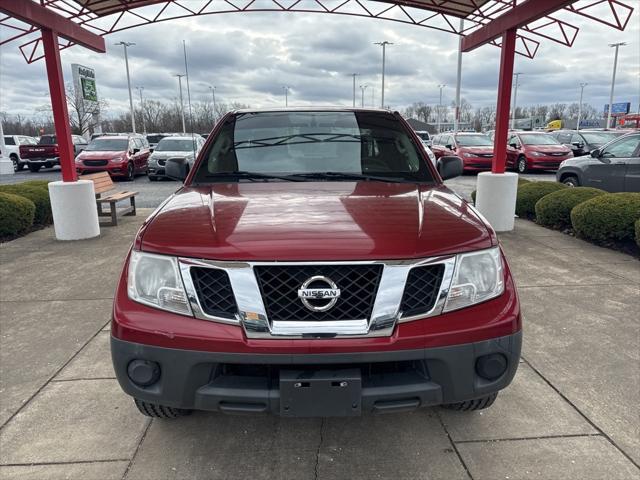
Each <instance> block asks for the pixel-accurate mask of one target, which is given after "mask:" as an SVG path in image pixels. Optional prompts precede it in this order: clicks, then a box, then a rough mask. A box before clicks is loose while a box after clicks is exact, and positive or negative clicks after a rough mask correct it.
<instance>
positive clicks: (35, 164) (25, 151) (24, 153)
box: [20, 135, 87, 172]
mask: <svg viewBox="0 0 640 480" xmlns="http://www.w3.org/2000/svg"><path fill="white" fill-rule="evenodd" d="M71 140H72V142H73V155H74V157H75V156H76V155H77V154H78V153H80V152H81V151H82V150H84V149H85V148H86V147H87V141H86V140H85V139H84V138H83V137H81V136H80V135H71ZM20 158H22V159H23V160H25V161H26V162H27V166H28V167H29V170H30V171H32V172H38V171H40V169H41V168H42V167H44V168H52V167H53V166H55V165H60V153H59V151H58V141H57V139H56V136H55V135H42V136H41V137H40V140H38V144H37V145H20Z"/></svg>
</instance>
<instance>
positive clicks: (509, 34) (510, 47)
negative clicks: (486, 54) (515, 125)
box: [491, 28, 516, 173]
mask: <svg viewBox="0 0 640 480" xmlns="http://www.w3.org/2000/svg"><path fill="white" fill-rule="evenodd" d="M515 52H516V29H515V28H513V29H511V30H507V31H506V32H504V34H503V35H502V48H501V53H500V77H499V79H498V105H497V107H496V131H495V135H494V137H493V163H492V164H491V171H492V172H493V173H504V170H505V164H506V162H507V136H508V133H509V108H510V106H511V82H512V79H513V59H514V57H515Z"/></svg>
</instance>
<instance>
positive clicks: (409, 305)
mask: <svg viewBox="0 0 640 480" xmlns="http://www.w3.org/2000/svg"><path fill="white" fill-rule="evenodd" d="M443 274H444V265H427V266H424V267H416V268H412V269H411V271H410V272H409V276H408V278H407V284H406V285H405V287H404V294H403V295H402V303H401V304H400V310H401V311H402V315H403V316H405V317H410V316H412V315H418V314H421V313H427V312H428V311H429V310H431V309H432V308H433V306H434V304H435V303H436V300H437V296H438V291H439V290H440V283H441V282H442V275H443Z"/></svg>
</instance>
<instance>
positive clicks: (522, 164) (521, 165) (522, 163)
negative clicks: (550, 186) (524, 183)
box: [516, 155, 528, 173]
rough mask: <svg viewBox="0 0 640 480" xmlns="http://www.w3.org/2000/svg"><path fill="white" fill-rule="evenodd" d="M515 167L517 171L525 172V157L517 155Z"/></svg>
mask: <svg viewBox="0 0 640 480" xmlns="http://www.w3.org/2000/svg"><path fill="white" fill-rule="evenodd" d="M516 168H517V169H518V173H527V170H528V168H527V158H526V157H525V156H524V155H521V156H519V157H518V163H517V164H516Z"/></svg>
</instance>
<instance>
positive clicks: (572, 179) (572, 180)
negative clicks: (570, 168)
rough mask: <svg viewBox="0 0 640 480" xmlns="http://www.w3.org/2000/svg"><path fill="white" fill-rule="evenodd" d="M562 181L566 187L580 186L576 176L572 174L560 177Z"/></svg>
mask: <svg viewBox="0 0 640 480" xmlns="http://www.w3.org/2000/svg"><path fill="white" fill-rule="evenodd" d="M562 183H564V184H565V185H566V186H567V187H579V186H580V181H579V180H578V177H576V176H574V175H569V176H568V177H564V178H563V179H562Z"/></svg>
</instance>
